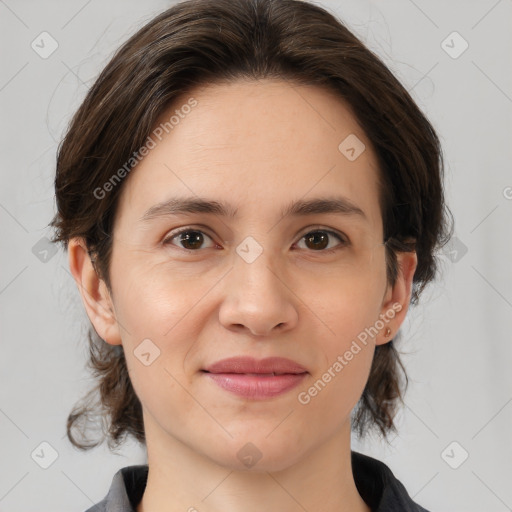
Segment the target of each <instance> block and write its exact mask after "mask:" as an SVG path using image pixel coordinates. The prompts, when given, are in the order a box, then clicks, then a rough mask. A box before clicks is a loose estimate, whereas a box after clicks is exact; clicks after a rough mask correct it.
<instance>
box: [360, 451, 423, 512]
mask: <svg viewBox="0 0 512 512" xmlns="http://www.w3.org/2000/svg"><path fill="white" fill-rule="evenodd" d="M352 472H353V474H354V480H355V483H356V487H357V490H358V491H359V494H361V497H362V498H363V499H364V500H365V502H366V503H367V504H368V506H369V507H371V509H372V511H373V512H395V511H397V512H398V511H400V512H428V510H426V509H424V508H423V507H421V506H420V505H418V504H417V503H416V502H414V501H413V500H412V498H411V497H410V496H409V494H408V493H407V491H406V489H405V487H404V486H403V484H402V483H401V482H400V481H399V480H398V479H397V478H396V477H395V475H394V474H393V472H392V471H391V469H389V467H388V466H386V464H384V463H383V462H381V461H379V460H377V459H374V458H372V457H369V456H368V455H363V454H362V453H358V452H354V451H353V452H352Z"/></svg>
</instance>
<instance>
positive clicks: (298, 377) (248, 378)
mask: <svg viewBox="0 0 512 512" xmlns="http://www.w3.org/2000/svg"><path fill="white" fill-rule="evenodd" d="M204 373H205V375H207V376H208V377H209V378H210V379H212V380H213V381H214V382H215V384H217V385H218V386H220V387H221V388H223V389H225V390H226V391H230V392H231V393H234V394H235V395H238V396H242V397H244V398H252V399H254V400H262V399H265V398H272V397H274V396H279V395H282V394H283V393H286V392H287V391H290V390H291V389H293V388H294V387H295V386H298V385H299V384H300V383H301V382H302V380H303V379H304V377H305V376H306V375H307V373H298V374H292V373H285V374H283V375H274V376H271V375H262V376H257V375H246V374H244V373H208V372H204Z"/></svg>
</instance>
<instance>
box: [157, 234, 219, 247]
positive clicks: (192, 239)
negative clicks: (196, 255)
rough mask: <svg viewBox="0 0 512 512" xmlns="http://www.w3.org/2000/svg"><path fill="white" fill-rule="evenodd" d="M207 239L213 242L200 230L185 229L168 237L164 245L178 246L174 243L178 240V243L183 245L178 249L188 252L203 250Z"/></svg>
mask: <svg viewBox="0 0 512 512" xmlns="http://www.w3.org/2000/svg"><path fill="white" fill-rule="evenodd" d="M205 237H206V238H208V239H210V240H211V238H210V237H209V236H208V235H207V234H206V233H204V232H203V231H200V230H198V229H183V230H181V231H178V232H177V233H173V234H172V235H171V236H169V237H167V238H166V239H165V240H164V241H163V243H164V244H166V245H168V244H171V245H177V244H175V243H173V240H174V239H175V238H177V239H178V243H179V244H181V245H179V246H178V247H180V248H182V249H186V250H188V251H195V250H197V249H200V248H201V246H202V244H203V243H204V240H205Z"/></svg>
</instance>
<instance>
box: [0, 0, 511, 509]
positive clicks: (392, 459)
mask: <svg viewBox="0 0 512 512" xmlns="http://www.w3.org/2000/svg"><path fill="white" fill-rule="evenodd" d="M170 4H171V3H170V2H164V1H162V0H153V1H147V2H140V1H137V0H129V1H127V0H122V1H121V0H116V1H109V2H105V1H103V2H100V1H99V0H90V1H88V2H87V1H83V0H78V1H76V0H73V1H68V2H59V1H49V0H45V1H39V2H35V1H21V0H20V1H15V0H0V37H1V46H2V66H1V69H0V106H1V120H2V123H1V140H2V161H1V172H2V174H1V188H0V222H1V229H2V233H1V248H2V250H1V254H0V258H1V259H0V308H1V310H0V311H1V319H0V320H1V324H0V326H1V356H0V375H1V386H0V432H1V436H0V461H1V462H0V510H1V511H7V510H9V511H10V512H19V511H31V510H38V511H40V512H43V511H50V510H51V511H53V512H55V511H68V512H70V511H72V510H75V511H77V512H80V511H83V510H85V509H87V508H88V507H90V506H91V505H92V504H93V503H96V502H97V501H100V500H101V499H102V498H103V497H104V495H105V494H106V492H107V490H108V488H109V486H110V483H111V480H112V476H113V475H114V473H115V472H116V471H117V469H119V468H121V467H123V466H126V465H130V464H137V463H143V462H144V461H145V459H144V451H143V450H142V449H140V448H139V447H138V446H136V445H135V443H127V444H126V446H125V448H124V449H123V450H122V452H121V454H120V455H113V454H110V453H109V452H108V449H107V448H106V446H103V447H101V448H98V449H95V450H93V451H90V452H87V453H82V452H79V451H78V450H76V449H74V448H73V447H72V446H71V445H70V443H69V442H68V441H67V439H66V438H65V422H66V417H67V414H68V412H69V411H70V409H71V407H72V406H73V404H74V403H75V402H76V401H77V400H78V398H80V397H81V396H82V395H83V393H84V392H85V391H86V390H88V389H89V387H90V385H91V380H90V378H89V374H88V373H87V372H86V370H85V368H84V364H85V361H86V355H87V352H86V350H87V344H86V340H85V332H86V325H87V324H86V317H85V314H84V312H83V309H82V305H81V302H80V300H79V296H78V292H77V290H76V289H75V285H74V282H73V280H72V278H71V275H70V274H69V270H68V264H67V258H66V255H65V254H64V253H62V252H58V253H57V254H52V253H51V252H48V253H45V252H44V250H45V246H44V237H45V236H49V233H50V232H49V230H48V228H47V224H48V222H49V221H50V219H51V217H52V215H53V212H54V192H53V176H54V164H55V153H56V147H57V143H58V141H59V140H60V138H61V136H62V134H63V131H64V129H65V127H66V125H67V123H68V121H69V119H70V117H71V115H72V114H73V112H74V111H75V109H76V108H77V107H78V105H79V103H80V101H81V100H82V99H83V97H84V95H85V92H86V91H87V89H88V87H90V86H91V84H92V83H93V81H94V79H95V78H96V76H97V74H98V73H99V71H100V70H101V69H102V67H103V66H104V65H105V64H106V63H107V61H108V59H109V57H110V55H111V54H112V52H113V51H114V50H115V49H116V48H117V47H118V46H119V45H120V44H121V43H122V42H123V41H125V40H126V39H127V37H128V36H129V35H131V34H132V33H133V32H134V31H135V30H136V29H137V28H139V27H140V26H142V25H143V24H144V23H145V22H146V21H148V20H149V19H150V18H151V17H152V16H153V15H155V14H156V13H158V12H160V11H162V10H163V9H164V8H167V7H168V6H170ZM321 5H323V6H326V7H327V8H328V9H329V10H331V11H332V12H335V13H336V14H337V15H339V16H340V17H341V18H342V19H343V20H344V21H345V22H346V23H347V24H348V26H349V27H350V28H351V29H352V30H354V31H355V32H356V33H357V34H358V35H359V36H360V37H362V39H363V40H364V41H365V42H366V43H367V44H368V45H369V46H370V48H372V49H373V50H374V51H375V52H376V53H378V54H379V55H380V56H381V57H382V58H383V59H384V61H385V62H386V63H387V64H388V65H389V66H390V67H391V69H392V70H393V71H394V72H395V73H396V74H397V76H398V77H399V79H400V80H401V81H402V82H403V83H404V85H405V86H406V87H407V88H408V89H409V91H410V92H411V94H412V95H413V97H414V98H415V99H416V101H417V102H418V104H419V105H420V107H421V108H422V109H423V110H424V111H425V113H426V114H427V116H429V118H430V119H431V121H432V123H433V125H434V127H435V128H436V129H437V130H438V133H439V135H440V137H441V139H442V142H443V145H444V154H445V158H446V173H447V175H446V188H447V196H448V201H449V204H450V207H451V209H452V211H453V213H454V215H455V219H456V237H457V240H455V241H454V245H453V246H451V247H450V248H448V250H447V251H445V252H444V253H443V255H442V262H443V264H442V272H443V273H442V279H441V280H440V281H439V282H437V283H436V284H434V285H433V286H432V287H431V288H430V290H429V291H428V293H426V294H425V295H424V297H423V302H422V304H421V305H420V306H418V307H417V308H416V309H415V310H411V311H410V313H409V317H408V320H407V321H406V322H405V325H404V327H403V328H402V329H403V333H404V335H403V337H404V339H405V340H407V344H404V345H402V347H401V348H402V350H404V351H406V352H407V353H408V355H407V356H405V357H404V360H405V363H406V365H407V368H408V371H409V375H410V377H411V385H410V388H409V391H408V393H407V396H406V404H407V405H406V407H405V408H404V409H403V411H402V412H401V414H400V416H399V421H398V424H399V427H400V435H399V436H398V437H396V438H395V439H393V441H392V443H391V444H390V445H389V446H388V445H385V444H383V443H380V442H379V441H377V440H368V441H366V442H365V443H364V444H361V443H357V442H355V441H354V445H353V447H354V448H355V449H359V450H361V451H363V452H365V453H368V454H371V455H372V456H374V457H377V458H379V459H381V460H383V461H384V462H386V463H387V464H388V465H389V466H390V467H391V468H392V470H393V471H394V472H395V474H396V475H397V477H398V478H399V479H400V480H401V481H402V482H403V483H404V485H405V487H406V488H407V489H408V491H409V493H410V494H411V495H412V496H414V498H415V500H417V501H418V502H419V503H421V504H422V505H423V506H425V507H426V508H428V509H431V510H432V511H443V512H455V511H458V512H462V511H464V512H483V511H485V512H493V511H496V512H501V511H505V510H512V486H511V485H510V484H511V483H512V372H511V371H510V366H511V362H512V358H511V351H512V350H511V346H512V344H511V343H510V341H511V340H510V338H511V336H510V332H511V327H512V325H511V324H512V322H511V317H512V271H511V262H512V236H511V235H512V230H511V218H512V200H511V198H512V188H511V187H512V173H511V169H510V162H511V158H510V156H511V145H512V144H511V142H512V139H511V108H512V83H511V72H510V70H511V68H510V63H511V62H512V60H511V49H512V44H511V43H512V42H511V33H512V30H511V23H510V20H511V14H512V13H511V11H512V4H511V1H510V0H500V1H496V0H489V1H488V0H482V1H472V2H470V1H461V0H460V1H451V2H446V1H441V0H436V1H430V2H427V1H426V0H414V1H412V0H393V1H385V2H379V1H377V0H375V1H361V0H351V1H336V2H334V1H327V0H325V1H323V2H321ZM43 31H47V32H49V33H50V34H51V36H52V37H53V38H54V39H55V40H56V41H57V42H58V48H57V50H56V51H55V52H54V53H53V54H52V55H50V56H49V57H48V58H46V59H43V58H41V57H40V56H39V55H38V54H37V53H36V52H35V51H34V50H33V49H32V48H31V43H32V41H34V40H36V41H37V39H36V38H37V37H38V36H39V34H40V33H41V32H43ZM453 31H457V32H458V33H459V34H460V35H461V36H462V37H463V38H464V40H466V41H467V42H468V44H469V47H468V49H467V50H466V51H465V52H464V53H462V55H460V56H459V57H458V58H453V57H452V56H450V55H448V53H446V51H445V49H443V46H442V42H443V41H444V40H445V39H446V38H447V36H449V35H450V34H451V33H452V32H453ZM452 40H453V42H451V41H452ZM446 44H448V45H450V46H452V47H453V48H452V50H451V51H452V52H454V51H457V50H458V49H460V48H461V46H460V45H461V40H458V39H453V37H452V39H448V40H447V42H446V43H444V45H446ZM445 47H446V46H445ZM47 48H48V46H47ZM41 239H43V241H41ZM34 247H35V249H34ZM465 251H467V252H465ZM453 441H456V442H457V443H458V445H456V446H455V448H453V446H452V447H451V448H453V451H452V449H451V448H449V449H448V450H447V451H445V448H446V447H448V446H449V445H450V443H452V442H453ZM42 442H47V443H49V444H50V445H51V446H52V447H53V448H54V449H55V450H56V452H57V454H58V457H57V459H56V460H55V462H53V464H52V465H51V466H50V467H48V468H47V469H43V468H41V467H40V466H39V465H38V464H37V463H36V462H35V461H34V459H36V460H38V457H37V456H36V455H34V459H33V458H32V455H31V454H33V453H35V454H37V453H39V454H41V453H42V452H41V449H42V450H43V453H45V457H48V454H49V453H50V450H49V449H48V448H45V445H44V446H43V448H41V447H40V444H41V443H42ZM34 450H35V452H34ZM463 450H464V451H463ZM465 451H467V453H468V454H469V456H468V458H467V460H465V461H464V462H463V463H462V464H461V465H460V466H459V467H458V468H457V469H453V468H452V467H450V466H449V464H448V462H450V463H451V464H452V465H457V464H460V462H461V461H462V460H463V456H464V453H465ZM443 453H444V455H443ZM42 459H44V457H40V458H39V460H38V461H39V462H41V461H42ZM310 512H312V511H310Z"/></svg>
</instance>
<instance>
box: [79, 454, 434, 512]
mask: <svg viewBox="0 0 512 512" xmlns="http://www.w3.org/2000/svg"><path fill="white" fill-rule="evenodd" d="M352 471H353V473H354V480H355V483H356V487H357V490H358V491H359V494H360V495H361V497H362V498H363V500H364V501H365V502H366V503H367V505H368V506H369V507H370V508H371V510H372V512H428V511H427V510H426V509H424V508H422V507H420V506H419V505H418V504H417V503H415V502H414V501H412V499H411V498H410V496H409V495H408V494H407V491H406V490H405V487H404V486H403V485H402V483H400V482H399V481H398V480H397V479H396V478H395V476H394V475H393V473H392V472H391V470H390V469H389V468H388V466H386V465H385V464H384V463H383V462H380V461H379V460H377V459H374V458H372V457H368V456H367V455H363V454H362V453H358V452H354V451H353V452H352ZM147 477H148V466H147V464H145V465H138V466H126V467H124V468H122V469H120V470H119V471H118V472H117V473H116V474H115V475H114V478H113V479H112V484H111V486H110V489H109V491H108V494H107V495H106V496H105V498H104V499H103V500H102V501H100V502H99V503H97V504H96V505H94V506H93V507H91V508H89V509H87V510H86V511H85V512H135V509H136V507H137V505H138V504H139V503H140V501H141V499H142V495H143V494H144V489H145V487H146V482H147Z"/></svg>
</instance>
